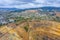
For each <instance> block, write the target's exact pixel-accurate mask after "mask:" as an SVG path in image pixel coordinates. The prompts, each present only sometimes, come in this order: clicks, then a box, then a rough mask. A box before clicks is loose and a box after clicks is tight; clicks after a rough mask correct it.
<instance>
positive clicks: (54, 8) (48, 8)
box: [0, 7, 60, 12]
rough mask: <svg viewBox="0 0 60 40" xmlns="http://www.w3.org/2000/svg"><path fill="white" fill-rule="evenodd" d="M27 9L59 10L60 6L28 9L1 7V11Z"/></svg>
mask: <svg viewBox="0 0 60 40" xmlns="http://www.w3.org/2000/svg"><path fill="white" fill-rule="evenodd" d="M1 10H3V11H16V12H18V11H25V10H41V11H59V12H60V7H38V8H26V9H20V8H0V11H1Z"/></svg>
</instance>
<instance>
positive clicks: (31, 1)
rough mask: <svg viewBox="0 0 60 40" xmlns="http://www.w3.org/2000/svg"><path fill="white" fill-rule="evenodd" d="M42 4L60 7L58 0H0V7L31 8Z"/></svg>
mask: <svg viewBox="0 0 60 40" xmlns="http://www.w3.org/2000/svg"><path fill="white" fill-rule="evenodd" d="M42 6H54V7H60V0H0V7H3V8H4V7H5V8H7V7H9V8H14V7H15V8H33V7H42Z"/></svg>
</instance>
